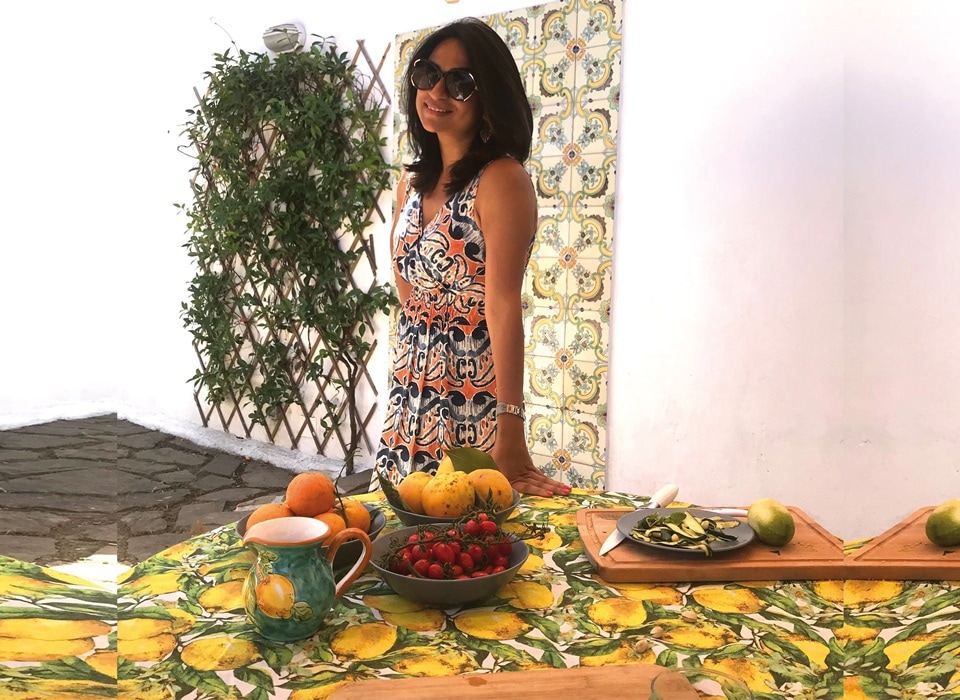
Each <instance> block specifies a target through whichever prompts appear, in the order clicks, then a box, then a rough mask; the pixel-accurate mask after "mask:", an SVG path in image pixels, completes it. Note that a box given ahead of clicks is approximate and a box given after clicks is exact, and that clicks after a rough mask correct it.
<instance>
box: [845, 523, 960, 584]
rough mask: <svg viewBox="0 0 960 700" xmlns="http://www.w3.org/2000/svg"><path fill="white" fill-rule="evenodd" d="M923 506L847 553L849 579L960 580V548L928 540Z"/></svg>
mask: <svg viewBox="0 0 960 700" xmlns="http://www.w3.org/2000/svg"><path fill="white" fill-rule="evenodd" d="M933 509H934V506H927V507H925V508H921V509H920V510H918V511H917V512H915V513H913V515H910V516H908V517H907V518H905V519H904V520H902V521H901V522H899V523H897V524H896V525H894V526H893V527H892V528H890V529H889V530H887V531H886V532H884V533H883V534H882V535H879V536H877V537H876V538H875V539H873V540H871V541H870V542H868V543H867V544H866V545H864V546H863V547H861V548H860V549H858V550H856V551H855V552H853V553H852V554H849V555H847V562H846V573H847V576H846V577H847V578H851V579H863V578H868V579H869V578H879V579H890V580H893V581H911V580H912V581H960V547H949V548H946V549H944V548H943V547H938V546H937V545H935V544H933V542H931V541H930V540H928V539H927V533H926V531H925V528H926V524H927V515H929V514H930V511H932V510H933Z"/></svg>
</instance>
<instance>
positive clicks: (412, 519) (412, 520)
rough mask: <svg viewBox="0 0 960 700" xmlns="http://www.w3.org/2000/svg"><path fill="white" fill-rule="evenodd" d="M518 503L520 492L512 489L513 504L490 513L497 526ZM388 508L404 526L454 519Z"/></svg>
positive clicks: (444, 521)
mask: <svg viewBox="0 0 960 700" xmlns="http://www.w3.org/2000/svg"><path fill="white" fill-rule="evenodd" d="M519 502H520V492H519V491H517V490H516V489H514V490H513V503H511V504H510V505H509V506H508V507H507V508H503V509H501V510H498V511H495V512H493V513H491V517H492V518H493V519H494V520H495V521H496V522H497V524H498V525H503V524H504V523H505V522H506V521H507V518H509V517H510V515H511V513H513V511H514V509H516V507H517V504H518V503H519ZM390 507H391V508H393V512H394V513H395V514H396V516H397V519H398V520H399V521H400V522H401V523H403V524H404V525H433V524H437V523H449V522H450V521H451V520H455V518H442V517H437V516H434V515H421V514H420V513H414V512H413V511H410V510H404V509H403V508H397V507H396V506H390Z"/></svg>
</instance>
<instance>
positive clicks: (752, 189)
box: [609, 0, 851, 532]
mask: <svg viewBox="0 0 960 700" xmlns="http://www.w3.org/2000/svg"><path fill="white" fill-rule="evenodd" d="M836 7H837V3H835V2H830V1H829V0H828V1H820V0H817V1H814V2H803V3H799V2H798V3H786V4H785V3H769V2H753V1H750V2H723V3H710V2H679V3H631V4H630V5H629V6H628V12H627V26H626V27H625V29H624V64H625V65H624V68H623V105H622V112H621V122H620V123H621V149H622V151H623V152H624V153H625V157H624V158H622V162H621V166H620V180H619V183H618V192H617V196H618V210H617V228H616V238H615V243H614V250H615V253H614V271H613V280H614V294H613V309H612V318H613V323H612V334H611V336H612V337H611V346H612V348H611V367H610V376H611V379H610V389H609V392H610V405H609V411H610V428H609V434H610V436H611V437H610V440H609V456H610V463H611V469H610V481H609V485H610V486H611V487H613V488H616V489H622V490H627V491H634V492H639V493H650V492H652V491H653V490H654V489H656V488H657V486H658V485H659V484H660V483H663V482H675V483H677V484H678V485H679V486H680V498H682V499H683V500H688V501H694V502H698V503H701V504H709V503H714V504H744V503H749V502H751V501H752V500H754V499H756V498H759V497H761V496H768V497H773V498H777V499H780V500H782V501H784V502H786V503H792V504H796V505H798V506H800V507H802V508H804V509H805V510H807V511H808V512H809V513H811V514H812V515H815V517H817V518H818V519H819V520H820V521H821V522H822V523H825V524H826V523H829V525H830V526H832V529H834V530H845V531H846V532H849V531H850V529H851V528H850V527H849V524H848V523H845V522H844V521H843V519H842V515H841V513H842V511H843V508H844V503H845V499H846V496H845V494H844V493H843V489H842V477H841V473H842V470H843V465H842V463H841V459H840V454H839V442H840V439H841V432H842V424H843V361H844V354H843V347H844V346H843V342H844V324H843V312H844V308H843V303H844V297H843V293H844V248H843V243H844V239H843V223H844V222H843V211H844V210H843V207H844V202H843V167H844V165H843V158H844V145H843V51H842V43H841V36H840V29H841V27H840V26H839V24H838V19H839V18H838V16H837V15H836V9H835V8H836ZM624 125H626V126H624Z"/></svg>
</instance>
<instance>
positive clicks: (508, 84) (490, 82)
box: [403, 17, 533, 194]
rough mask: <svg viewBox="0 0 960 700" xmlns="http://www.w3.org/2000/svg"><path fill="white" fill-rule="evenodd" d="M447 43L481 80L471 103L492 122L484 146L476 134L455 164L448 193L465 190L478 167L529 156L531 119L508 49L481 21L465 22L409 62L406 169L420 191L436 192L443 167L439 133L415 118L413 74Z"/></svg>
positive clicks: (442, 32)
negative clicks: (453, 42) (409, 155)
mask: <svg viewBox="0 0 960 700" xmlns="http://www.w3.org/2000/svg"><path fill="white" fill-rule="evenodd" d="M447 39H457V40H458V41H459V42H460V43H461V44H463V48H464V50H465V51H466V52H467V59H468V60H469V62H470V72H471V73H472V74H473V77H474V79H475V80H476V82H477V94H475V95H474V96H473V97H472V98H470V99H474V100H480V114H481V118H482V121H481V124H483V123H484V122H486V123H487V124H489V127H490V132H491V133H490V138H489V139H488V140H487V142H486V143H484V141H483V139H481V138H480V135H479V133H478V134H477V135H476V136H475V137H474V139H473V143H472V144H471V145H470V150H469V151H468V152H467V153H466V155H464V156H463V158H461V159H460V160H458V161H457V162H456V163H454V164H453V167H452V168H451V170H450V178H451V179H450V182H449V184H447V186H446V191H447V194H453V193H454V192H457V191H459V190H461V189H463V187H464V186H465V185H466V184H467V183H468V182H469V181H470V180H471V179H472V178H473V177H474V176H475V175H476V174H477V173H478V172H480V168H482V167H483V166H484V165H486V164H487V163H489V162H490V161H492V160H494V159H496V158H500V157H502V156H507V155H509V156H513V157H514V158H516V159H517V160H518V161H520V162H521V163H523V162H524V161H526V160H527V158H528V157H529V156H530V142H531V139H532V137H533V116H532V115H531V113H530V102H529V100H528V99H527V94H526V91H525V90H524V89H523V82H522V80H521V79H520V71H518V70H517V63H516V61H515V60H514V58H513V56H511V55H510V49H508V48H507V45H506V44H505V43H504V41H503V39H501V38H500V36H499V35H498V34H497V33H496V32H495V31H494V30H493V29H491V28H490V27H489V26H488V25H486V24H484V23H483V22H481V21H480V20H478V19H475V18H472V17H468V18H465V19H461V20H458V21H456V22H453V23H452V24H448V25H447V26H445V27H442V28H441V29H438V30H437V31H435V32H434V33H433V34H431V35H430V36H428V37H427V38H426V39H424V40H423V41H422V42H421V43H420V46H418V47H417V50H416V51H415V52H414V54H413V56H412V57H411V58H410V63H409V64H408V65H407V71H406V74H405V75H404V80H403V90H404V92H403V96H404V98H403V99H404V105H405V108H406V116H407V133H408V134H409V137H410V145H411V147H412V148H413V153H414V161H413V163H411V164H410V165H407V166H406V169H407V171H408V172H410V173H411V174H412V177H411V184H412V185H413V187H414V189H415V190H417V191H418V192H430V191H431V190H433V188H434V187H435V186H436V184H437V182H438V181H439V179H440V175H441V173H442V171H443V163H442V162H441V159H440V142H439V140H438V139H437V135H436V134H434V133H431V132H429V131H427V130H426V129H424V128H423V124H422V123H421V122H420V117H419V116H418V115H417V89H416V88H415V87H413V85H411V84H410V71H411V70H412V68H413V64H414V63H416V61H417V59H418V58H429V57H430V54H431V53H433V50H434V49H435V48H437V46H438V45H439V44H440V43H441V42H443V41H446V40H447Z"/></svg>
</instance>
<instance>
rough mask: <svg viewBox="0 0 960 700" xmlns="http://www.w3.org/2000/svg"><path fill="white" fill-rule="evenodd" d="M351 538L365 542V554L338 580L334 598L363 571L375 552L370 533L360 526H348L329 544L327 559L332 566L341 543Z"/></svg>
mask: <svg viewBox="0 0 960 700" xmlns="http://www.w3.org/2000/svg"><path fill="white" fill-rule="evenodd" d="M349 540H360V541H361V542H362V543H363V555H362V556H361V557H360V558H359V559H357V561H356V563H355V564H354V565H353V566H352V567H351V568H350V570H349V571H347V573H345V574H344V575H343V577H342V578H341V579H340V580H339V581H337V582H336V583H337V587H336V590H335V591H334V594H333V599H334V600H336V599H338V598H339V597H340V596H341V595H342V594H343V592H344V590H346V588H347V587H348V586H349V585H350V584H351V583H353V582H354V581H356V580H357V577H358V576H359V575H360V574H361V573H363V569H364V567H366V565H367V562H369V561H370V555H371V554H373V550H372V549H371V547H372V546H373V545H372V544H371V543H370V537H369V535H367V533H365V532H364V531H363V530H361V529H360V528H358V527H348V528H346V529H345V530H341V531H340V532H338V533H337V534H336V535H334V536H333V538H332V539H331V540H330V543H329V544H328V545H327V560H328V561H329V562H330V565H331V566H333V558H334V557H335V556H336V555H337V550H338V549H340V545H342V544H343V543H344V542H347V541H349Z"/></svg>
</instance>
